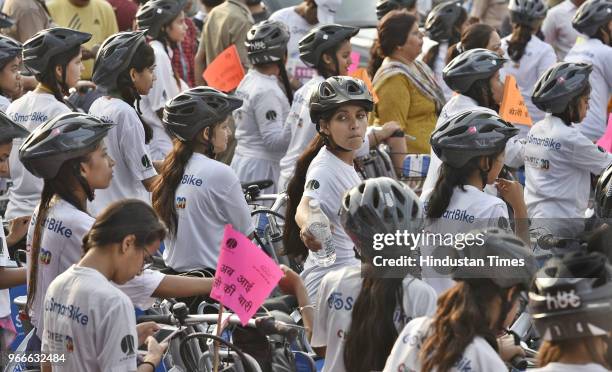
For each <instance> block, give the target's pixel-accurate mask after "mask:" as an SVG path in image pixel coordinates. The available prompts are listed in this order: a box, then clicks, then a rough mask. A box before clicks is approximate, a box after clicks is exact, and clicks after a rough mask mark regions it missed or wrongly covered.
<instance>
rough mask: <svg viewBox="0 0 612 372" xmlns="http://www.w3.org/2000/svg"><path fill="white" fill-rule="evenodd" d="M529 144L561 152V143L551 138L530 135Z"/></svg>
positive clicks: (528, 137)
mask: <svg viewBox="0 0 612 372" xmlns="http://www.w3.org/2000/svg"><path fill="white" fill-rule="evenodd" d="M527 143H529V144H531V145H536V146H542V147H544V148H545V149H546V150H556V151H559V150H561V143H559V141H557V140H555V139H554V138H551V137H544V138H542V137H536V136H534V135H533V134H530V135H529V136H527Z"/></svg>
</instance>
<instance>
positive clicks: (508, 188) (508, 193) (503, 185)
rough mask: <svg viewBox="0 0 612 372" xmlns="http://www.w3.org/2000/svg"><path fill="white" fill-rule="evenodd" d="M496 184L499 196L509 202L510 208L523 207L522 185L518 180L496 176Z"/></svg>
mask: <svg viewBox="0 0 612 372" xmlns="http://www.w3.org/2000/svg"><path fill="white" fill-rule="evenodd" d="M496 186H497V191H499V194H500V196H501V197H502V198H503V199H504V200H505V201H507V202H508V204H510V206H511V207H512V209H514V210H517V209H520V210H522V209H524V207H525V199H524V197H523V186H522V185H521V184H520V183H519V182H517V181H509V180H506V179H503V178H498V179H497V182H496Z"/></svg>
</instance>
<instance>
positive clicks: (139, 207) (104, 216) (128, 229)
mask: <svg viewBox="0 0 612 372" xmlns="http://www.w3.org/2000/svg"><path fill="white" fill-rule="evenodd" d="M128 235H135V237H136V241H135V244H136V246H137V247H144V246H146V245H149V244H151V243H154V242H156V241H157V240H163V239H164V238H165V236H166V227H165V226H164V224H163V223H162V222H161V221H160V220H159V218H158V217H157V214H155V211H154V210H153V208H151V206H149V205H148V204H147V203H145V202H143V201H142V200H137V199H124V200H120V201H117V202H114V203H112V204H111V205H109V206H108V207H106V208H105V209H104V210H103V211H102V213H100V215H99V216H98V218H96V222H94V224H93V226H92V227H91V229H90V230H89V232H88V233H87V234H86V235H85V236H84V237H83V252H84V253H87V251H89V250H90V249H91V248H93V247H96V248H101V247H106V246H109V245H111V244H116V243H121V242H122V241H123V239H124V238H125V237H126V236H128Z"/></svg>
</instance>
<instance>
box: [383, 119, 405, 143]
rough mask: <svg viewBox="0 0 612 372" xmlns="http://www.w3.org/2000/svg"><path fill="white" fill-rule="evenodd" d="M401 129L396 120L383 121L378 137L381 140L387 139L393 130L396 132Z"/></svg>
mask: <svg viewBox="0 0 612 372" xmlns="http://www.w3.org/2000/svg"><path fill="white" fill-rule="evenodd" d="M401 129H402V127H400V125H399V123H398V122H397V121H390V122H387V123H385V124H384V125H383V126H382V129H381V138H379V139H381V140H383V139H387V138H389V137H391V135H392V134H393V133H395V132H397V131H398V130H401Z"/></svg>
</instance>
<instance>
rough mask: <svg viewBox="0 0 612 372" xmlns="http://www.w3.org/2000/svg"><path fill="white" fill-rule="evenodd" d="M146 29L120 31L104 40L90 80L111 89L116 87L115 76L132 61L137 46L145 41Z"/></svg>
mask: <svg viewBox="0 0 612 372" xmlns="http://www.w3.org/2000/svg"><path fill="white" fill-rule="evenodd" d="M145 33H146V31H133V32H120V33H117V34H114V35H112V36H110V37H109V38H107V39H106V40H104V42H103V43H102V46H101V47H100V50H99V51H98V55H97V56H96V62H95V63H94V69H93V76H92V81H93V82H94V83H95V84H96V85H97V86H99V87H102V88H104V89H106V90H107V91H111V90H114V89H116V88H117V78H118V77H119V74H121V72H123V71H124V70H125V69H126V68H127V67H128V66H129V65H130V63H131V62H132V58H134V54H136V51H137V50H138V47H139V46H140V45H141V44H143V43H146V40H145Z"/></svg>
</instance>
